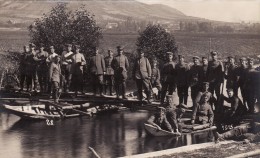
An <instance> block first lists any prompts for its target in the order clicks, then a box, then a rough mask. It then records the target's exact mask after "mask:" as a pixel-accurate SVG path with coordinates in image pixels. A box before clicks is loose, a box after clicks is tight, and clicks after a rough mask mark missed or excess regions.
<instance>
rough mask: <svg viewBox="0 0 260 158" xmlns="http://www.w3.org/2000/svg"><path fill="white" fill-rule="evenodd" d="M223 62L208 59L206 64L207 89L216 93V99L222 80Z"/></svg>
mask: <svg viewBox="0 0 260 158" xmlns="http://www.w3.org/2000/svg"><path fill="white" fill-rule="evenodd" d="M223 71H224V67H223V63H222V62H221V61H219V60H217V61H209V64H208V81H209V91H210V92H211V93H212V94H214V92H215V93H216V96H217V99H218V98H219V96H220V86H221V83H222V82H223V81H224V76H223Z"/></svg>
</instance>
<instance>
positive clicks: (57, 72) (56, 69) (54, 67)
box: [49, 62, 61, 101]
mask: <svg viewBox="0 0 260 158" xmlns="http://www.w3.org/2000/svg"><path fill="white" fill-rule="evenodd" d="M49 79H50V81H51V83H52V86H53V93H52V94H53V98H54V100H55V101H56V100H57V99H58V97H59V88H60V80H61V68H60V64H59V63H55V62H52V63H51V65H50V70H49Z"/></svg>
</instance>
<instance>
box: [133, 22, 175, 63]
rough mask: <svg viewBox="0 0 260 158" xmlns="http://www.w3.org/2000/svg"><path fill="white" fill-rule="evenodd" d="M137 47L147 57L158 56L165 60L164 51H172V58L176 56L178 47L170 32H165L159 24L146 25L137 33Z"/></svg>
mask: <svg viewBox="0 0 260 158" xmlns="http://www.w3.org/2000/svg"><path fill="white" fill-rule="evenodd" d="M136 45H137V49H140V50H141V51H143V52H144V53H145V54H146V55H147V56H148V58H153V57H156V58H159V59H161V60H166V52H173V53H174V60H175V59H176V56H177V51H178V47H177V45H176V43H175V38H174V36H173V35H172V34H170V33H168V32H166V30H165V29H164V28H162V27H161V26H160V25H150V24H149V25H148V26H147V27H146V29H145V30H144V31H142V32H140V33H139V37H138V38H137V43H136Z"/></svg>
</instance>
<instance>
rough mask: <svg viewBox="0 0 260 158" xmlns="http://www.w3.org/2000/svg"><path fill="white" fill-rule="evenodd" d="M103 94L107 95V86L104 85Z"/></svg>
mask: <svg viewBox="0 0 260 158" xmlns="http://www.w3.org/2000/svg"><path fill="white" fill-rule="evenodd" d="M104 94H105V95H106V94H107V85H104Z"/></svg>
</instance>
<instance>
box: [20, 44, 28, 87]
mask: <svg viewBox="0 0 260 158" xmlns="http://www.w3.org/2000/svg"><path fill="white" fill-rule="evenodd" d="M23 49H24V52H23V53H22V54H21V57H20V63H19V72H20V91H23V87H24V81H25V79H26V76H27V75H26V69H27V68H26V66H27V60H28V55H29V51H30V50H29V49H30V48H29V46H23Z"/></svg>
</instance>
